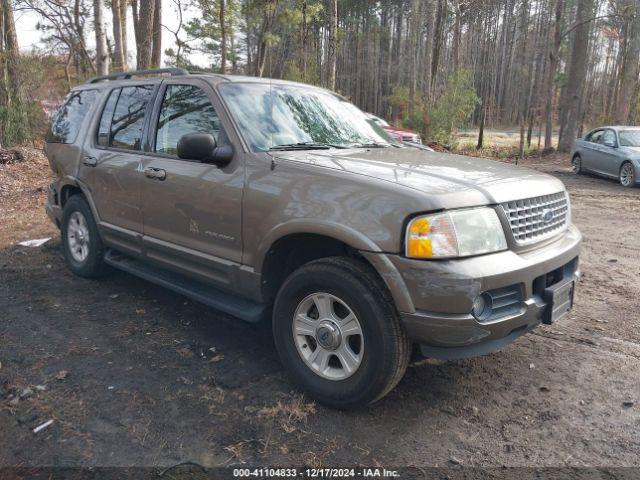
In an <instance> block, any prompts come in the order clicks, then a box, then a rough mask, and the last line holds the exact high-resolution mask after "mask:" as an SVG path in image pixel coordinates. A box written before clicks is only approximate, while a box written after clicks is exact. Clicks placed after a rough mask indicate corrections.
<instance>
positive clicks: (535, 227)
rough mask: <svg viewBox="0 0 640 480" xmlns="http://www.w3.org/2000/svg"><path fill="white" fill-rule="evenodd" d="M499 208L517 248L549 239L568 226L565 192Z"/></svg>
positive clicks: (509, 203) (516, 202)
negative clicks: (502, 211) (503, 214)
mask: <svg viewBox="0 0 640 480" xmlns="http://www.w3.org/2000/svg"><path fill="white" fill-rule="evenodd" d="M502 208H503V210H504V213H505V215H506V216H507V220H508V221H509V225H510V226H511V233H513V238H514V240H515V241H516V243H517V244H518V245H528V244H531V243H535V242H538V241H541V240H544V239H546V238H550V237H552V236H554V235H556V234H558V233H560V232H561V231H562V230H564V229H565V228H567V226H568V225H569V199H568V196H567V194H566V192H558V193H553V194H551V195H542V196H540V197H533V198H525V199H524V200H514V201H512V202H505V203H503V204H502Z"/></svg>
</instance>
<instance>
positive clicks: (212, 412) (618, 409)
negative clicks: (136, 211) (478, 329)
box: [0, 151, 640, 467]
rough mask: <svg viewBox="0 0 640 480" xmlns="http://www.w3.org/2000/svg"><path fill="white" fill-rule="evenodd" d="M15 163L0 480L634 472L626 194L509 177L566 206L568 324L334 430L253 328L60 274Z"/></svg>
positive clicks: (634, 317) (637, 386)
mask: <svg viewBox="0 0 640 480" xmlns="http://www.w3.org/2000/svg"><path fill="white" fill-rule="evenodd" d="M26 156H27V159H26V160H25V161H24V162H22V163H17V164H11V165H0V362H1V365H0V466H7V465H25V466H37V465H56V466H169V465H173V464H176V463H178V462H183V461H192V462H197V463H198V464H200V465H204V466H217V465H225V466H229V465H298V466H300V465H303V464H304V465H310V466H332V465H342V466H346V465H368V466H375V465H394V466H408V465H415V466H448V465H454V464H455V465H458V464H461V465H466V466H485V467H486V466H489V467H491V466H495V467H501V466H536V467H543V466H598V467H613V466H639V465H640V458H639V455H638V454H639V452H640V375H639V372H640V314H639V313H638V312H639V311H640V282H638V278H639V276H640V244H639V241H638V240H639V238H640V236H639V235H638V233H639V229H640V189H633V190H629V189H623V188H622V187H620V186H618V185H617V184H616V183H615V182H613V181H609V180H604V179H599V178H595V177H589V176H579V177H576V176H574V175H572V174H571V173H569V171H568V160H567V159H566V158H565V157H561V156H549V157H545V158H542V159H538V158H532V159H528V160H526V161H525V164H527V165H529V166H532V167H533V168H537V169H540V170H544V171H548V172H550V173H552V174H553V175H555V176H557V177H558V178H560V179H561V180H562V181H564V182H565V184H566V185H567V187H568V188H569V191H570V192H571V197H572V202H573V218H574V221H575V223H576V224H577V225H578V226H579V227H580V228H581V230H582V232H583V234H584V248H583V252H582V256H581V270H582V273H583V277H582V281H581V283H580V285H579V288H578V291H577V294H576V295H577V296H576V305H575V309H574V311H573V312H572V313H571V314H570V316H569V317H568V318H566V319H565V320H563V321H562V322H561V323H560V324H557V325H554V326H550V327H547V326H542V327H540V328H538V329H537V330H536V331H535V332H534V333H532V334H529V335H526V336H524V337H521V338H520V339H518V340H517V341H516V342H515V343H514V344H512V345H510V346H508V347H507V348H506V349H504V351H502V352H500V353H496V354H492V355H489V356H486V357H482V358H477V359H472V360H463V361H450V362H436V361H429V360H426V361H422V362H419V363H416V364H413V365H412V366H411V367H410V368H409V369H408V371H407V374H406V376H405V378H404V380H403V381H402V382H401V383H400V384H399V386H398V387H397V388H396V389H395V390H394V391H393V392H392V393H391V394H390V395H388V396H387V397H386V398H385V399H383V400H382V401H380V402H379V403H377V404H375V405H373V406H371V407H369V408H366V409H363V410H361V411H356V412H339V411H332V410H329V409H326V408H324V407H322V406H319V405H314V404H313V403H312V402H311V401H310V400H309V399H307V398H306V397H304V396H303V395H302V394H300V393H299V392H297V391H296V390H295V388H294V386H293V385H292V384H291V383H290V382H289V380H288V379H287V378H286V377H285V375H284V373H283V371H282V368H281V366H280V364H279V362H278V359H277V355H276V353H275V350H274V347H273V344H272V341H271V338H270V332H269V329H268V328H267V327H256V326H251V325H246V324H243V323H241V322H239V321H235V320H234V319H232V318H230V317H226V316H225V315H222V314H219V313H217V312H216V311H214V310H211V309H209V308H207V307H204V306H201V305H199V304H196V303H193V302H191V301H188V300H187V299H185V298H184V297H182V296H180V295H177V294H174V293H172V292H169V291H167V290H164V289H162V288H160V287H156V286H154V285H152V284H149V283H147V282H145V281H142V280H138V279H136V278H134V277H132V276H129V275H126V274H124V273H114V274H112V275H111V276H109V277H106V278H104V279H101V280H85V279H82V278H78V277H75V276H73V275H72V274H70V273H69V271H68V270H67V269H66V268H65V265H64V262H63V259H62V255H61V251H60V240H59V234H58V232H57V231H56V230H55V228H54V227H53V226H52V225H51V224H50V223H49V221H48V219H47V218H46V216H45V214H44V210H43V204H44V198H45V191H46V184H47V183H48V178H49V177H50V172H49V169H48V165H47V163H46V161H45V160H44V159H43V158H42V156H41V155H38V154H37V153H34V152H33V151H31V152H29V151H27V155H26ZM25 178H26V179H28V181H25ZM47 236H51V237H53V238H52V240H51V241H49V242H48V243H46V244H45V245H44V246H43V247H40V248H28V247H21V246H17V245H16V242H18V241H21V240H25V239H30V238H40V237H47ZM50 419H52V420H53V423H52V424H51V425H49V426H48V427H46V428H44V429H43V430H41V431H39V432H38V433H35V434H34V433H33V432H32V429H33V428H35V427H37V426H38V425H41V424H42V423H44V422H46V421H48V420H50Z"/></svg>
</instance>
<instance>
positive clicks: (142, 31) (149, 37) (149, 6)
mask: <svg viewBox="0 0 640 480" xmlns="http://www.w3.org/2000/svg"><path fill="white" fill-rule="evenodd" d="M154 11H155V0H140V4H139V10H138V22H137V23H138V28H137V29H136V41H137V45H136V47H137V68H138V69H139V70H143V69H147V68H150V67H151V53H152V49H153V18H154Z"/></svg>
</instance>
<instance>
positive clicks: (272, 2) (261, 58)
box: [255, 0, 278, 77]
mask: <svg viewBox="0 0 640 480" xmlns="http://www.w3.org/2000/svg"><path fill="white" fill-rule="evenodd" d="M277 8H278V0H266V5H265V9H266V11H265V18H264V20H263V21H262V28H261V29H260V37H259V39H258V58H257V60H256V72H255V74H256V76H258V77H262V75H263V74H264V66H265V63H266V61H267V48H268V44H267V35H269V34H270V33H271V28H272V27H273V20H274V18H275V15H276V9H277Z"/></svg>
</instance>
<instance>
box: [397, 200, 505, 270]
mask: <svg viewBox="0 0 640 480" xmlns="http://www.w3.org/2000/svg"><path fill="white" fill-rule="evenodd" d="M506 248H507V241H506V239H505V237H504V230H503V229H502V225H501V224H500V220H499V219H498V215H497V214H496V212H495V210H494V209H492V208H488V207H483V208H473V209H467V210H451V211H450V212H442V213H435V214H433V215H424V216H420V217H416V218H414V219H413V220H411V222H409V225H408V226H407V234H406V242H405V255H406V256H407V257H411V258H452V257H468V256H470V255H479V254H481V253H489V252H497V251H500V250H506Z"/></svg>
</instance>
